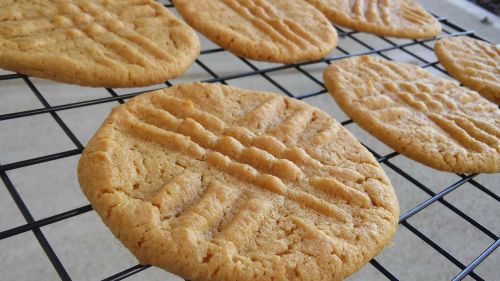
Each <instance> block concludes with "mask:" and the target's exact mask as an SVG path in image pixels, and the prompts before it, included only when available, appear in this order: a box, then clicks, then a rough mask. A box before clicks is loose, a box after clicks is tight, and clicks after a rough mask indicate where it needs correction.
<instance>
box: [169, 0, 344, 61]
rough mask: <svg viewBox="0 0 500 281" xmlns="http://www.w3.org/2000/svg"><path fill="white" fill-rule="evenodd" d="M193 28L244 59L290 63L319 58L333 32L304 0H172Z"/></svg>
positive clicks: (330, 43)
mask: <svg viewBox="0 0 500 281" xmlns="http://www.w3.org/2000/svg"><path fill="white" fill-rule="evenodd" d="M174 3H175V7H176V8H177V10H178V11H179V13H180V14H181V15H182V16H183V17H184V19H185V20H186V21H187V22H188V23H189V24H190V25H191V26H192V27H194V28H195V29H196V30H198V31H200V32H201V33H203V34H204V35H205V36H206V37H208V38H209V39H210V40H212V41H214V42H215V43H216V44H218V45H219V46H221V47H222V48H224V49H227V50H229V51H230V52H233V53H234V54H236V55H238V56H242V57H245V58H249V59H255V60H263V61H272V62H282V63H293V62H298V61H307V60H315V59H320V58H322V57H324V56H326V55H327V54H328V53H330V52H331V51H332V50H333V49H334V48H335V46H336V45H337V32H336V31H335V29H334V28H333V27H332V26H331V24H330V23H329V22H328V19H327V18H325V16H323V15H322V14H321V13H320V12H319V11H317V10H316V9H315V8H314V7H312V6H311V5H309V4H307V3H306V2H304V1H303V0H294V1H288V0H212V1H206V0H175V1H174Z"/></svg>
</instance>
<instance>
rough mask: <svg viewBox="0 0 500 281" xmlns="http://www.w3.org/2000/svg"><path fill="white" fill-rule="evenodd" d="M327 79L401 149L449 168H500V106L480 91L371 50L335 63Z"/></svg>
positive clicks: (344, 103)
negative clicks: (372, 54)
mask: <svg viewBox="0 0 500 281" xmlns="http://www.w3.org/2000/svg"><path fill="white" fill-rule="evenodd" d="M324 80H325V83H326V86H327V88H328V90H329V91H330V93H331V94H332V95H333V97H334V98H335V100H336V101H337V103H338V104H339V106H340V107H341V108H342V109H343V110H344V111H345V112H346V113H347V114H348V115H349V116H350V117H351V118H352V119H353V120H354V121H355V122H357V123H358V124H359V125H360V126H361V127H363V128H364V129H365V130H367V131H368V132H370V133H371V134H372V135H374V136H376V137H377V138H378V139H380V140H381V141H383V142H385V143H386V144H387V145H389V146H390V147H392V148H393V149H395V150H396V151H397V152H400V153H402V154H404V155H406V156H408V157H410V158H412V159H414V160H416V161H419V162H421V163H423V164H426V165H428V166H431V167H433V168H436V169H439V170H443V171H450V172H456V173H479V172H484V173H496V172H500V141H499V139H500V110H499V109H498V108H497V107H496V106H495V105H494V104H493V103H491V102H489V101H487V100H486V99H484V98H482V97H481V96H480V95H479V94H478V93H477V92H474V91H470V90H468V89H466V88H464V87H460V86H459V85H458V84H457V83H456V82H454V81H450V80H446V79H442V78H439V77H437V76H434V75H433V74H431V73H430V72H428V71H426V70H424V69H422V68H420V67H418V66H415V65H411V64H405V63H396V62H391V61H388V60H385V59H382V58H376V57H369V56H362V57H353V58H349V59H343V60H340V61H337V62H335V63H332V65H331V66H329V67H328V68H327V69H326V70H325V73H324Z"/></svg>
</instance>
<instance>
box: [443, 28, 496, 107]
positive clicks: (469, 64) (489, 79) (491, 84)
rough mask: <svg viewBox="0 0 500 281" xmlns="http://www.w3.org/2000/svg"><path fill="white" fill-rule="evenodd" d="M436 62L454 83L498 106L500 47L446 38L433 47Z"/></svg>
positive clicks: (464, 39) (461, 38) (465, 39)
mask: <svg viewBox="0 0 500 281" xmlns="http://www.w3.org/2000/svg"><path fill="white" fill-rule="evenodd" d="M434 49H435V51H436V56H437V57H438V59H439V62H440V63H441V64H442V65H443V66H444V67H445V69H446V71H448V73H450V74H451V75H452V76H453V77H455V78H456V79H457V80H459V81H460V82H462V83H463V84H464V85H465V86H467V87H469V88H471V89H472V90H474V91H477V92H479V93H480V94H481V95H483V96H484V97H485V98H487V99H489V100H490V101H492V102H494V103H496V104H500V46H499V45H493V44H490V43H488V42H484V41H481V40H477V39H473V38H470V37H467V36H459V37H448V38H444V39H441V40H439V41H438V42H437V43H436V45H435V48H434Z"/></svg>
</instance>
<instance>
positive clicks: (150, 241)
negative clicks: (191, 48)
mask: <svg viewBox="0 0 500 281" xmlns="http://www.w3.org/2000/svg"><path fill="white" fill-rule="evenodd" d="M78 176H79V181H80V185H81V188H82V190H83V191H84V193H85V194H86V196H87V197H88V199H89V200H90V202H91V203H92V206H93V207H94V209H95V210H96V211H97V212H98V214H99V215H100V216H101V218H102V220H103V221H104V222H105V223H106V224H107V225H108V226H109V228H110V229H111V230H112V232H113V233H114V234H115V235H116V236H117V237H118V238H119V239H120V240H121V241H122V242H123V244H124V245H125V246H127V247H128V248H129V250H130V251H131V252H132V253H133V254H135V255H136V256H137V257H138V259H139V260H140V262H141V263H144V264H153V265H156V266H159V267H162V268H165V269H167V270H169V271H171V272H173V273H176V274H178V275H180V276H181V277H184V278H187V279H189V280H228V281H229V280H231V281H232V280H340V279H342V278H344V277H346V276H348V275H349V274H351V273H352V272H354V271H355V270H357V269H358V268H359V267H361V266H362V265H364V264H365V263H366V262H368V261H369V260H370V259H371V258H372V257H373V256H374V255H376V254H377V253H378V252H379V251H381V250H382V248H383V247H384V246H385V245H387V244H388V243H389V241H390V240H391V237H392V235H393V234H394V232H395V230H396V226H397V223H398V213H399V206H398V201H397V198H396V195H395V193H394V190H393V188H392V186H391V184H390V182H389V180H388V178H387V177H386V175H385V173H384V171H383V170H382V168H381V167H380V165H379V164H378V163H377V162H376V161H375V159H374V158H373V156H372V155H371V154H370V153H369V152H368V151H367V150H366V149H365V148H364V147H363V146H362V145H361V144H360V143H359V142H358V141H357V140H356V139H355V138H354V137H353V136H352V135H351V134H350V133H349V132H348V131H347V130H346V129H345V128H344V127H342V126H341V125H340V124H339V123H338V122H337V121H335V120H334V119H332V118H330V117H329V116H328V115H327V114H326V113H324V112H323V111H321V110H319V109H317V108H315V107H312V106H309V105H307V104H305V103H303V102H301V101H298V100H294V99H290V98H288V97H285V96H281V95H277V94H272V93H266V92H254V91H249V90H243V89H238V88H233V87H230V86H223V85H218V84H202V83H195V84H184V85H179V86H174V87H171V88H168V89H164V90H158V91H154V92H151V93H147V94H143V95H140V96H138V97H135V98H133V99H131V100H130V101H128V102H127V103H126V104H124V105H120V106H117V107H115V108H114V109H113V111H112V113H111V114H110V116H109V117H108V118H107V119H106V120H105V121H104V124H103V125H102V126H101V128H100V129H99V131H98V132H97V133H96V135H95V136H94V137H93V138H92V140H91V141H90V142H89V144H88V145H87V147H86V149H85V151H84V152H83V155H82V157H81V159H80V162H79V167H78Z"/></svg>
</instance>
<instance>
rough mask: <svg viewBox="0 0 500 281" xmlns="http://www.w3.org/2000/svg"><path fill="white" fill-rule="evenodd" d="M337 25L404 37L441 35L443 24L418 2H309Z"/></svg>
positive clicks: (393, 0)
mask: <svg viewBox="0 0 500 281" xmlns="http://www.w3.org/2000/svg"><path fill="white" fill-rule="evenodd" d="M306 1H307V2H309V3H311V4H313V5H314V6H315V7H316V8H318V9H319V10H320V11H322V12H323V13H324V14H325V15H326V16H327V18H328V19H330V21H331V22H332V23H334V24H337V25H341V26H345V27H348V28H350V29H353V30H357V31H364V32H370V33H375V34H378V35H382V36H393V37H402V38H427V37H433V36H436V35H438V34H439V33H440V32H441V25H440V24H439V22H438V21H437V20H436V19H435V18H434V17H433V16H432V15H431V14H429V13H428V12H426V11H425V10H424V9H423V8H422V7H421V6H420V5H419V4H418V3H417V2H416V1H414V0H382V1H373V0H354V1H353V0H306Z"/></svg>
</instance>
